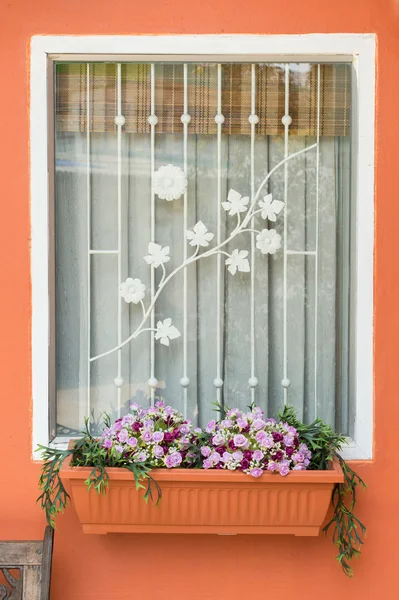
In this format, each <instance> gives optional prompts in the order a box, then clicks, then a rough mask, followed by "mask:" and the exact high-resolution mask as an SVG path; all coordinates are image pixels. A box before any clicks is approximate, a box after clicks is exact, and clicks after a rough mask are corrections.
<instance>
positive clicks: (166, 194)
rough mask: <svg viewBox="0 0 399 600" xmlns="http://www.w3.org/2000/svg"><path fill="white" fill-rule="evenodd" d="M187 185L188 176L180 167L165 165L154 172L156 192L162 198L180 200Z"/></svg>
mask: <svg viewBox="0 0 399 600" xmlns="http://www.w3.org/2000/svg"><path fill="white" fill-rule="evenodd" d="M186 187H187V177H186V175H185V173H184V171H183V170H182V169H181V168H180V167H176V166H175V165H164V166H162V167H159V169H158V171H155V173H154V182H153V190H154V194H156V195H157V196H158V198H161V200H168V201H169V202H170V201H171V200H178V199H179V198H180V196H182V195H183V194H184V192H185V189H186Z"/></svg>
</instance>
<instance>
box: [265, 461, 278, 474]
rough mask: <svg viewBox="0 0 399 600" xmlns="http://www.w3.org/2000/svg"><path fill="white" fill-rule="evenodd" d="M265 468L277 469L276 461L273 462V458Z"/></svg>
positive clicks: (269, 469)
mask: <svg viewBox="0 0 399 600" xmlns="http://www.w3.org/2000/svg"><path fill="white" fill-rule="evenodd" d="M266 469H267V470H268V471H277V470H278V464H277V463H276V462H274V460H271V461H269V463H268V465H267V467H266Z"/></svg>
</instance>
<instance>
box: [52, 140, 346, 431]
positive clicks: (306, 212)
mask: <svg viewBox="0 0 399 600" xmlns="http://www.w3.org/2000/svg"><path fill="white" fill-rule="evenodd" d="M155 139H156V141H155V163H156V164H155V167H156V168H158V167H159V166H161V165H165V164H169V163H172V164H174V165H179V166H181V167H183V164H182V161H183V141H182V136H176V135H173V134H159V135H156V138H155ZM314 141H315V139H314V138H310V137H292V138H290V142H289V152H290V153H293V152H295V151H297V150H300V149H301V148H304V147H305V146H308V145H311V144H312V143H314ZM122 144H123V145H122V173H123V174H122V198H123V203H122V210H123V218H122V223H123V228H122V250H123V262H122V275H123V276H122V281H123V280H125V279H126V278H127V277H138V278H140V279H141V280H142V281H143V282H144V283H145V284H146V285H147V287H148V288H149V286H150V268H149V266H148V265H147V264H146V263H145V261H144V260H143V257H144V256H145V255H146V254H148V251H147V250H148V242H149V240H150V197H151V180H150V136H149V135H148V134H133V133H132V134H125V135H124V136H123V139H122ZM283 156H284V141H283V139H282V138H281V137H277V136H276V137H271V136H258V137H257V138H256V141H255V180H256V187H257V186H258V185H259V183H260V181H261V180H262V179H263V177H264V176H265V174H266V173H267V172H268V171H269V170H270V169H271V168H272V167H273V166H274V165H276V164H277V163H278V162H279V161H280V160H281V159H282V158H283ZM116 157H117V138H116V134H115V133H93V134H91V156H90V161H91V194H90V203H91V220H92V223H91V240H90V246H91V248H92V249H94V250H107V249H113V248H116V247H117V164H116ZM86 165H87V161H86V135H85V134H84V133H67V132H64V133H61V132H58V133H57V136H56V185H55V240H56V251H55V259H56V260H55V282H56V284H55V288H56V298H55V305H56V310H55V313H56V384H57V423H58V425H59V426H60V427H61V429H60V430H59V431H61V432H62V427H69V428H71V429H78V428H79V427H81V426H82V424H83V419H84V416H85V415H87V412H88V401H87V398H88V393H87V386H88V383H89V382H88V368H87V358H88V299H87V295H88V287H87V280H88V277H87V269H88V256H87V248H88V240H87V231H88V228H87V220H86V216H87V179H86ZM188 165H189V168H188V225H189V228H190V227H192V226H193V225H194V224H195V223H196V222H198V221H199V220H202V221H203V222H204V223H205V224H206V225H207V227H208V229H210V230H211V231H213V232H216V221H217V210H218V204H217V143H216V136H214V135H191V136H189V139H188ZM250 170H251V166H250V137H249V136H245V135H229V136H222V199H223V200H225V199H226V197H227V192H228V190H229V189H230V188H234V189H235V190H237V191H238V192H240V193H241V194H243V195H250V189H251V188H250ZM349 187H350V186H349V139H348V138H347V137H340V138H333V137H322V138H321V140H320V168H319V240H318V282H317V286H316V281H315V257H314V256H313V255H303V254H293V255H289V256H288V257H287V260H288V280H287V285H288V287H287V289H288V319H287V328H288V376H289V379H290V381H291V385H290V387H289V389H288V403H289V404H292V405H294V406H295V407H296V408H297V410H298V414H299V416H300V417H301V418H304V419H306V420H307V421H310V420H312V419H313V418H314V417H315V416H316V413H317V415H318V416H320V417H323V418H325V419H326V420H327V421H328V422H329V423H331V424H332V425H337V426H338V427H339V429H340V430H341V431H344V432H346V431H347V430H348V374H347V373H348V362H349V361H348V319H349V292H348V280H349V279H348V278H349V258H348V256H349V250H348V244H349V241H348V240H349V223H350V210H349V205H350V203H349ZM268 191H269V192H272V193H273V197H274V198H276V199H280V200H283V198H284V168H280V170H279V171H277V172H276V173H275V175H274V176H273V177H272V179H271V180H270V182H269V189H268ZM155 206H156V227H155V229H156V235H155V241H156V242H157V243H159V244H161V245H162V246H164V245H169V246H170V247H171V260H170V262H169V263H167V265H166V267H167V269H168V270H172V269H173V268H174V267H176V266H178V264H180V263H181V261H182V258H183V244H184V243H185V242H184V229H183V199H182V198H181V199H180V200H176V201H173V202H167V201H165V200H160V199H159V198H156V205H155ZM287 218H288V223H287V247H288V249H290V250H294V251H298V252H303V251H313V250H314V249H315V247H316V233H315V232H316V152H315V150H312V151H310V152H308V153H305V154H302V155H301V156H299V157H298V158H296V159H295V160H293V161H292V162H291V163H289V167H288V217H287ZM283 224H284V218H283V216H282V214H280V215H279V216H278V217H277V222H276V224H273V226H274V227H275V228H276V229H277V231H278V232H279V233H280V234H281V235H283ZM234 225H235V221H234V218H232V217H229V216H228V215H227V214H226V213H225V212H224V211H223V215H222V237H223V236H224V234H225V233H227V232H228V231H229V230H231V228H232V226H234ZM239 237H240V239H239V240H238V241H237V240H235V242H234V245H233V246H231V247H230V248H227V250H228V251H230V252H231V251H232V250H233V248H235V247H239V248H240V249H246V250H250V234H246V233H244V234H241V235H240V236H239ZM116 261H117V258H116V256H115V255H111V254H95V255H92V257H91V302H90V305H91V327H90V329H91V333H90V339H91V354H92V355H97V354H100V353H102V352H105V351H107V350H109V349H110V348H112V347H114V346H115V345H116V344H117V306H118V294H119V291H118V290H119V284H120V283H121V282H119V281H118V279H117V262H116ZM223 262H224V261H222V264H223ZM254 268H255V310H256V314H255V323H256V343H255V360H256V368H255V373H256V377H257V378H258V380H259V385H258V387H257V388H256V391H255V401H256V402H257V403H258V404H259V405H260V406H261V407H262V408H264V409H265V410H266V411H267V413H268V414H269V415H273V414H275V413H276V412H277V410H278V409H280V408H281V407H282V405H283V388H282V386H281V380H282V378H283V251H282V250H279V251H278V252H277V253H276V254H275V255H273V256H269V257H268V256H265V255H262V254H261V253H260V252H257V253H256V262H255V266H254ZM158 271H160V269H158ZM158 271H157V273H156V275H157V276H158V275H159V273H158ZM216 277H217V268H216V257H211V258H209V259H206V260H203V261H199V262H198V263H196V264H195V265H191V266H190V267H189V268H188V376H189V377H190V380H191V383H190V385H189V388H188V417H190V418H192V419H193V420H194V421H197V422H199V423H200V424H203V423H205V422H206V421H207V420H208V419H209V418H211V416H212V415H214V413H213V407H212V402H214V401H215V387H214V384H213V380H214V378H215V376H216V347H215V336H216V308H217V305H216V293H215V289H216ZM222 279H223V283H222V290H223V294H222V303H223V304H222V311H221V314H222V325H223V334H222V338H221V339H222V345H223V368H222V370H223V373H222V377H223V379H224V387H223V400H224V402H225V404H226V405H228V406H240V407H243V408H244V407H245V406H247V405H248V404H249V403H250V401H251V396H250V391H249V387H248V378H249V377H250V371H251V364H250V356H251V335H250V273H237V274H236V275H235V276H234V277H233V276H232V275H230V274H229V273H228V272H227V270H226V268H225V267H223V269H222ZM316 287H317V293H318V310H317V318H316V320H317V336H316V338H317V342H316V344H315V293H316ZM167 317H172V318H173V322H174V324H175V325H176V326H177V327H178V329H179V330H180V331H182V330H183V275H182V272H181V273H180V274H179V275H177V276H176V277H175V278H174V279H173V280H172V281H171V282H170V283H169V284H168V285H167V287H166V288H165V290H164V292H163V293H162V294H161V296H160V298H159V301H158V303H157V306H156V321H157V320H158V319H164V318H167ZM140 318H141V310H140V308H139V306H137V305H132V304H130V305H128V304H125V303H123V306H122V324H123V339H125V338H126V337H128V335H129V332H132V331H133V327H134V326H135V324H137V323H138V321H139V320H140ZM316 354H317V357H318V358H317V364H318V366H317V370H316V378H315V355H316ZM116 375H117V356H116V353H113V354H111V355H109V356H107V357H104V358H101V359H99V360H98V361H96V362H94V363H92V366H91V378H90V379H91V380H90V387H91V393H90V408H91V409H92V410H93V411H94V416H95V418H96V419H98V418H99V416H100V414H101V412H102V411H107V412H111V413H112V414H113V415H115V410H116V407H117V388H116V387H115V384H114V382H113V380H114V378H115V376H116ZM182 375H183V341H182V338H181V337H180V338H178V339H176V340H173V342H171V345H170V346H169V347H165V346H162V345H160V344H157V345H156V354H155V376H156V378H157V379H158V381H159V386H158V389H157V394H158V395H159V396H162V397H164V398H165V399H166V400H167V401H168V402H169V403H171V404H173V406H175V407H176V408H178V409H180V410H182V409H183V391H182V388H181V385H180V383H179V381H180V378H181V377H182ZM122 376H123V379H124V385H123V387H122V404H123V405H125V403H126V407H127V405H128V404H127V403H128V400H129V399H131V398H136V399H137V400H138V401H139V402H148V398H149V388H148V385H147V380H148V378H149V376H150V334H149V333H148V332H147V333H143V334H141V335H140V336H139V337H138V338H137V339H136V340H133V341H132V342H131V343H129V344H128V345H127V346H125V347H124V348H123V351H122ZM315 390H316V394H317V401H316V400H315Z"/></svg>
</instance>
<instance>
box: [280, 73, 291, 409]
mask: <svg viewBox="0 0 399 600" xmlns="http://www.w3.org/2000/svg"><path fill="white" fill-rule="evenodd" d="M284 105H285V113H284V117H283V124H284V158H287V156H288V134H289V126H290V119H289V108H290V67H289V64H288V63H287V64H286V65H285V101H284ZM287 201H288V161H287V162H286V163H285V164H284V282H283V371H284V375H283V381H282V385H283V390H284V405H286V404H287V399H288V385H287V384H288V351H287V318H288V315H287V233H288V218H287V214H288V210H287V209H288V206H287Z"/></svg>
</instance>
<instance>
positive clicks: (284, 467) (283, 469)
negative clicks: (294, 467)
mask: <svg viewBox="0 0 399 600" xmlns="http://www.w3.org/2000/svg"><path fill="white" fill-rule="evenodd" d="M278 470H279V473H280V475H282V476H283V477H285V476H286V475H288V473H289V472H290V463H289V462H288V460H283V461H282V462H281V463H280V464H279V466H278Z"/></svg>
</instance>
